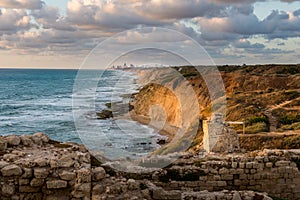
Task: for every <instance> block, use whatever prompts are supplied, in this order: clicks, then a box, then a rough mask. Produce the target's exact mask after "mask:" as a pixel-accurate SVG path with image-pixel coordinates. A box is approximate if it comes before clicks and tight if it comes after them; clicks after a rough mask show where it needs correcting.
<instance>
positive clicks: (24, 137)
mask: <svg viewBox="0 0 300 200" xmlns="http://www.w3.org/2000/svg"><path fill="white" fill-rule="evenodd" d="M20 138H21V141H22V144H23V145H24V146H32V145H33V141H32V140H31V135H22V136H21V137H20Z"/></svg>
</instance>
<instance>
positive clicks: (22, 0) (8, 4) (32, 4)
mask: <svg viewBox="0 0 300 200" xmlns="http://www.w3.org/2000/svg"><path fill="white" fill-rule="evenodd" d="M43 5H44V2H43V1H41V0H1V1H0V7H3V8H18V9H31V10H33V9H41V8H42V6H43Z"/></svg>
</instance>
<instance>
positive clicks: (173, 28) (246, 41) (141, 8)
mask: <svg viewBox="0 0 300 200" xmlns="http://www.w3.org/2000/svg"><path fill="white" fill-rule="evenodd" d="M148 27H152V28H150V29H147V31H145V30H144V28H148ZM153 27H154V28H153ZM137 28H138V29H139V30H137ZM163 29H168V30H170V31H168V32H165V31H161V32H158V31H157V30H163ZM180 34H184V35H185V36H186V37H181V36H179V35H180ZM111 37H112V38H113V40H112V39H110V38H111ZM299 37H300V1H297V0H294V1H293V0H281V1H280V0H278V1H271V0H243V1H238V0H185V1H182V0H1V1H0V68H79V67H80V66H82V65H83V63H84V61H86V59H87V56H88V55H90V53H91V52H93V49H94V48H95V47H98V48H99V46H97V45H99V44H101V42H103V41H107V40H109V41H110V43H109V44H106V45H104V46H105V48H107V49H105V48H104V47H103V46H101V45H100V47H101V48H102V49H101V51H94V52H98V53H99V54H98V55H97V56H96V57H93V59H97V60H96V62H94V63H97V65H98V66H99V67H104V66H103V64H101V63H109V62H106V61H107V59H108V58H110V59H115V58H116V57H118V55H119V57H118V59H117V61H119V62H120V63H122V62H127V63H133V64H143V62H148V63H162V62H163V64H168V63H169V64H171V65H176V64H178V65H180V64H181V62H180V61H179V60H180V59H174V56H170V55H171V54H170V53H168V52H167V53H166V52H164V51H161V50H156V51H154V50H152V51H146V50H136V51H133V52H131V53H128V50H129V51H130V50H134V49H137V48H140V47H142V46H141V44H144V46H145V44H148V43H147V42H154V43H156V44H159V45H160V48H161V49H164V47H168V48H167V49H174V50H175V49H176V50H178V52H177V53H178V56H177V57H178V58H180V54H181V53H182V55H187V52H188V53H189V52H190V54H191V56H189V57H191V59H193V58H192V57H194V58H195V60H196V61H197V62H199V63H198V64H203V63H204V62H203V63H201V59H202V57H201V56H202V55H199V54H197V53H195V52H198V50H197V49H193V48H202V53H203V52H204V51H205V52H207V56H208V57H210V58H211V59H212V61H213V63H216V64H218V65H224V64H244V63H245V64H265V63H300V61H299V60H300V39H299ZM195 41H196V42H197V43H198V44H199V46H200V47H195V45H189V44H191V43H192V42H195ZM146 46H147V45H146ZM148 46H149V45H148ZM125 50H126V51H127V53H126V55H125V54H124V51H125ZM183 51H185V52H184V53H183ZM111 53H112V54H114V56H112V55H110V54H111ZM122 53H123V54H124V55H123V54H122ZM196 58H198V59H196ZM199 58H201V59H199ZM105 59H106V60H105ZM146 60H147V61H146ZM117 61H116V60H114V62H115V63H117ZM204 64H205V63H204ZM105 67H106V66H105Z"/></svg>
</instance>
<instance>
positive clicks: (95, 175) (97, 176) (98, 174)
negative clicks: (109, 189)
mask: <svg viewBox="0 0 300 200" xmlns="http://www.w3.org/2000/svg"><path fill="white" fill-rule="evenodd" d="M105 177H106V172H105V170H104V169H103V167H97V168H94V169H92V179H93V180H94V181H100V180H102V179H104V178H105Z"/></svg>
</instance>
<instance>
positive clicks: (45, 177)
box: [0, 133, 300, 200]
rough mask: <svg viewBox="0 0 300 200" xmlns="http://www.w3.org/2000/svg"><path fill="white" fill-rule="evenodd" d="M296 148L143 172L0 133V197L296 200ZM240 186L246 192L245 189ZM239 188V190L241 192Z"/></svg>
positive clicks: (299, 155)
mask: <svg viewBox="0 0 300 200" xmlns="http://www.w3.org/2000/svg"><path fill="white" fill-rule="evenodd" d="M299 165H300V151H299V150H294V151H293V150H289V151H284V150H278V151H275V150H274V151H270V150H265V151H263V152H252V153H249V154H224V155H221V154H211V155H208V156H206V157H205V158H199V157H195V156H193V155H188V154H186V155H182V156H181V158H180V159H178V160H177V161H176V162H175V163H173V164H172V165H170V166H168V167H167V168H165V169H160V170H156V171H155V172H151V173H148V174H130V173H125V172H117V171H115V170H113V169H111V168H109V167H107V166H104V165H101V163H99V161H97V160H96V159H94V158H93V156H91V154H90V153H89V152H88V151H87V149H86V148H85V147H84V146H83V145H78V144H74V143H58V142H55V141H51V140H49V138H48V137H47V136H46V135H44V134H41V133H37V134H34V135H31V136H29V135H24V136H5V137H3V136H0V172H1V173H0V197H1V200H2V199H3V200H6V199H15V200H29V199H34V200H39V199H41V200H44V199H46V200H56V199H57V200H60V199H63V200H64V199H66V200H67V199H73V200H79V199H93V200H97V199H113V200H114V199H132V200H133V199H136V200H139V199H216V198H217V199H243V198H244V197H245V196H247V199H264V200H268V199H270V198H268V197H267V195H266V194H263V193H257V192H251V191H246V190H252V191H261V192H267V193H268V194H269V195H271V196H276V197H282V198H286V199H289V200H294V199H295V200H296V199H300V189H299V188H300V173H299V167H300V166H299ZM244 190H245V191H244ZM242 191H243V192H242Z"/></svg>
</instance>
